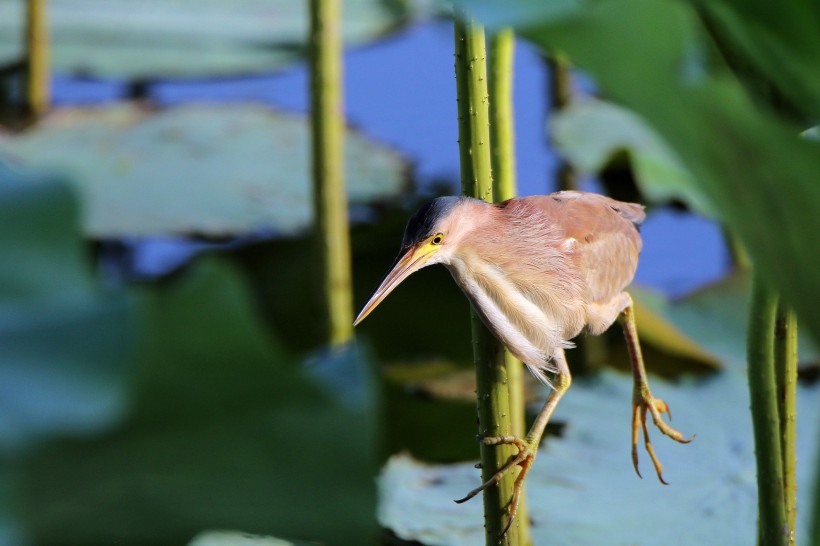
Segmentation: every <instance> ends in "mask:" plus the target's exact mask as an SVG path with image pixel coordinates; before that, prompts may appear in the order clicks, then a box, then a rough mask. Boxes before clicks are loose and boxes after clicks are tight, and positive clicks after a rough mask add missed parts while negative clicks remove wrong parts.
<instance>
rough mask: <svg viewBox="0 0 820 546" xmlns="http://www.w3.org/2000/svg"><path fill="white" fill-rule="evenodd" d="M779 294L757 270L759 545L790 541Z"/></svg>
mask: <svg viewBox="0 0 820 546" xmlns="http://www.w3.org/2000/svg"><path fill="white" fill-rule="evenodd" d="M776 309H777V298H776V297H775V296H774V295H773V294H772V292H770V291H769V290H768V289H767V288H766V287H765V286H764V285H763V282H762V280H761V279H760V277H759V275H757V274H755V276H754V281H753V285H752V305H751V309H750V316H749V341H748V360H749V392H750V395H751V409H752V424H753V427H754V437H755V456H756V458H757V496H758V545H759V546H785V545H786V544H788V539H787V537H788V533H787V527H788V524H787V519H786V506H785V502H784V500H785V499H784V494H783V493H784V492H783V456H782V450H781V434H780V416H779V413H778V405H779V404H778V400H777V378H776V374H775V365H774V345H775V344H774V331H775V314H776Z"/></svg>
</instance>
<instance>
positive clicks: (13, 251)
mask: <svg viewBox="0 0 820 546" xmlns="http://www.w3.org/2000/svg"><path fill="white" fill-rule="evenodd" d="M77 212H78V211H77V204H76V202H75V198H74V196H73V195H72V193H71V191H70V190H69V188H68V187H67V186H66V185H65V184H64V183H62V182H61V181H60V180H59V179H56V178H54V177H45V176H42V175H40V176H38V175H34V174H31V173H23V172H19V171H13V170H12V169H10V168H9V167H8V166H7V165H5V164H3V163H2V162H0V217H2V218H3V229H2V230H0V253H2V255H3V260H2V261H0V354H2V355H3V357H2V358H0V385H2V388H1V389H0V400H1V401H2V406H3V408H4V409H3V411H2V413H0V452H6V453H8V452H9V451H15V452H16V451H18V450H20V449H21V448H23V447H24V446H27V445H29V444H31V443H32V442H35V441H37V440H41V439H43V438H45V437H48V436H49V435H52V434H55V433H56V432H66V431H72V432H74V433H80V432H82V433H92V432H95V431H99V430H100V429H101V428H106V427H110V426H111V425H112V424H113V423H114V422H115V421H116V420H117V419H119V418H120V417H121V416H122V414H123V413H124V412H125V409H126V402H127V399H126V385H127V379H128V377H129V374H130V373H131V372H132V371H133V366H134V364H135V359H134V356H133V351H134V349H135V347H136V336H135V333H136V315H135V307H134V303H135V302H134V300H133V298H131V297H128V296H127V295H126V294H124V293H123V292H121V291H105V290H103V289H101V288H100V287H99V286H98V285H97V283H96V282H95V281H94V279H93V276H92V274H91V273H92V272H91V269H90V267H89V265H88V263H87V262H88V260H87V251H86V249H85V248H84V247H83V242H82V240H81V238H80V234H79V226H78V222H77V220H78V219H77Z"/></svg>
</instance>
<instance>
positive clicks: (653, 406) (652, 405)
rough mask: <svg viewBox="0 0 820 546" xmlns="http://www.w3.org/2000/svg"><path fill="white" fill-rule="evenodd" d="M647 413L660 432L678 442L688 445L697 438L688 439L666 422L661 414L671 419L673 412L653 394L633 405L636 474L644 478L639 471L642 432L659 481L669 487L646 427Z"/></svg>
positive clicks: (633, 443) (633, 441) (633, 445)
mask: <svg viewBox="0 0 820 546" xmlns="http://www.w3.org/2000/svg"><path fill="white" fill-rule="evenodd" d="M647 412H649V413H650V414H651V415H652V422H653V423H654V424H655V426H656V427H657V428H658V430H660V431H661V432H662V433H663V434H665V435H666V436H668V437H670V438H672V439H673V440H675V441H676V442H678V443H681V444H688V443H689V442H691V441H692V440H694V438H695V437H694V436H691V437H689V438H686V437H685V436H684V435H683V434H682V433H681V432H679V431H677V430H675V429H674V428H672V427H670V426H669V425H668V424H666V422H664V420H663V418H662V415H661V414H662V413H666V414H667V415H669V418H670V419H671V418H672V412H671V410H670V409H669V406H668V405H667V404H666V402H664V401H663V400H661V399H660V398H654V397H653V396H652V395H651V394H649V393H647V394H645V395H643V396H641V397H640V398H639V399H638V401H637V402H633V403H632V466H634V467H635V472H636V473H637V474H638V477H640V478H643V476H641V471H640V470H639V469H638V435H639V430H641V431H643V438H644V448H645V449H646V452H647V453H648V454H649V458H650V459H651V460H652V465H653V466H654V467H655V473H656V474H657V475H658V480H660V482H661V483H662V484H664V485H669V483H668V482H667V481H666V480H664V479H663V465H662V464H661V462H660V460H659V459H658V456H657V455H656V454H655V447H654V446H653V445H652V441H651V440H650V439H649V429H648V427H647V426H646V414H647Z"/></svg>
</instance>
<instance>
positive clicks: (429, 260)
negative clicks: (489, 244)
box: [353, 196, 472, 326]
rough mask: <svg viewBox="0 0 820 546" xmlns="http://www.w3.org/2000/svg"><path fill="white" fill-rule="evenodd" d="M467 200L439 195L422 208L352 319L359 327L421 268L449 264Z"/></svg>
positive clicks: (405, 230)
mask: <svg viewBox="0 0 820 546" xmlns="http://www.w3.org/2000/svg"><path fill="white" fill-rule="evenodd" d="M468 201H472V200H468V199H467V198H464V197H454V196H449V197H439V198H437V199H434V200H433V201H431V202H429V203H427V204H426V205H424V206H423V207H421V208H420V209H419V210H418V211H417V212H416V213H415V214H414V215H413V216H412V218H410V221H408V222H407V227H406V228H405V229H404V238H403V239H402V243H401V251H399V255H398V257H397V258H396V261H395V262H394V263H393V267H392V268H391V269H390V272H389V273H388V274H387V276H386V277H385V278H384V280H383V281H382V282H381V284H380V285H379V287H378V288H376V290H375V291H374V292H373V295H372V296H370V299H369V300H368V302H367V303H366V304H365V306H364V307H363V308H362V310H361V312H360V313H359V316H358V317H356V320H355V321H354V322H353V325H354V326H356V325H357V324H359V323H360V322H361V321H363V320H364V319H365V317H367V315H369V314H370V312H371V311H373V309H375V308H376V306H378V305H379V303H381V301H382V300H383V299H384V298H386V297H387V295H388V294H390V292H392V291H393V289H394V288H396V287H397V286H398V285H399V284H401V282H402V281H403V280H404V279H406V278H407V277H409V276H410V275H411V274H413V273H415V272H416V271H418V270H419V269H421V268H422V267H425V266H428V265H432V264H436V263H445V264H446V263H448V260H449V258H450V256H451V255H452V253H453V252H454V251H455V248H456V244H455V243H456V242H457V240H458V238H459V236H460V234H461V231H463V225H464V222H463V221H460V217H461V216H463V215H461V214H458V212H459V211H460V210H461V209H463V205H465V204H467V203H468Z"/></svg>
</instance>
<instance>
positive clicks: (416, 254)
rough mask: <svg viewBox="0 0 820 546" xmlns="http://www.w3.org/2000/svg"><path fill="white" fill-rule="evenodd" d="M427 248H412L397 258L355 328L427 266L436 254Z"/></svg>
mask: <svg viewBox="0 0 820 546" xmlns="http://www.w3.org/2000/svg"><path fill="white" fill-rule="evenodd" d="M425 246H426V245H425ZM425 246H415V247H412V248H410V249H409V250H408V251H407V252H405V253H404V254H400V255H399V257H398V258H396V263H394V264H393V268H392V269H391V270H390V273H388V274H387V276H386V277H385V278H384V280H383V281H382V283H381V284H380V285H379V287H378V288H376V291H375V292H373V295H372V296H370V299H369V300H368V302H367V303H366V304H365V306H364V307H363V308H362V310H361V311H360V312H359V316H358V317H356V320H354V321H353V326H356V325H358V324H359V323H360V322H361V321H363V320H364V319H365V318H366V317H367V315H369V314H370V313H371V312H372V311H373V309H375V308H376V307H377V306H378V305H379V304H380V303H381V302H382V300H383V299H384V298H386V297H387V295H388V294H390V292H392V291H393V289H394V288H396V287H397V286H398V285H399V284H401V282H402V281H403V280H404V279H406V278H407V277H409V276H410V275H412V274H413V273H415V272H416V271H418V270H419V269H421V268H422V267H424V266H425V265H427V262H428V261H429V260H430V258H431V257H432V255H433V254H434V252H431V251H430V250H429V247H427V248H425Z"/></svg>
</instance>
